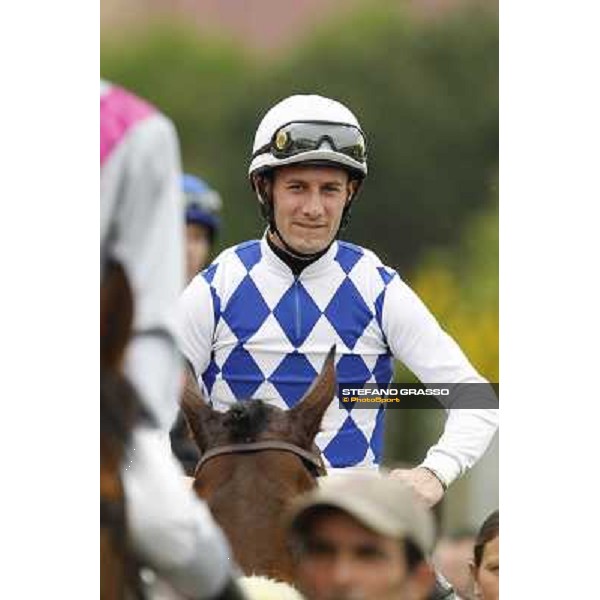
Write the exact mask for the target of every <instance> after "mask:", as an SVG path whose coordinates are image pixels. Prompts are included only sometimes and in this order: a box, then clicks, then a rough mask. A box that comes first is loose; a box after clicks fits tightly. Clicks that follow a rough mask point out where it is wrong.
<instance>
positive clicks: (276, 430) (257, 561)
mask: <svg viewBox="0 0 600 600" xmlns="http://www.w3.org/2000/svg"><path fill="white" fill-rule="evenodd" d="M334 357H335V347H333V348H332V349H331V350H330V352H329V354H328V356H327V359H326V360H325V364H324V366H323V369H322V371H321V373H320V374H319V375H318V376H317V378H316V379H315V381H314V382H313V384H312V386H311V387H310V388H309V390H308V391H307V392H306V393H305V394H304V396H303V397H302V399H301V400H300V401H299V402H298V403H297V404H296V405H295V406H294V407H293V408H291V409H290V410H282V409H281V408H279V407H276V406H273V405H269V404H267V403H265V402H264V401H262V400H256V399H254V400H246V401H243V402H239V403H238V404H236V405H235V406H233V407H232V408H230V409H229V410H228V411H227V412H219V411H216V410H214V409H213V408H212V407H210V406H209V405H208V404H207V403H206V402H205V400H204V399H203V397H202V394H201V393H200V390H199V388H198V384H197V382H196V380H195V378H194V376H193V374H192V373H191V371H190V372H188V373H187V375H186V383H185V387H184V392H183V396H182V400H181V404H182V409H183V413H184V416H185V419H186V421H187V424H188V426H189V429H190V432H191V435H192V438H193V440H194V441H195V443H196V445H197V446H198V449H199V450H200V460H199V461H198V464H197V466H196V471H195V474H194V483H193V488H194V491H195V492H196V494H197V495H198V496H199V497H200V498H202V499H203V500H205V501H206V502H207V504H208V506H209V508H210V509H211V511H212V514H213V516H214V518H215V520H216V521H217V523H218V524H219V525H220V527H221V528H222V529H223V531H224V532H225V534H226V536H227V538H228V539H229V543H230V545H231V548H232V551H233V554H234V557H235V560H236V561H237V564H238V565H239V566H240V568H241V569H242V570H243V572H244V573H245V574H247V575H252V574H256V575H264V576H267V577H269V578H272V579H275V580H279V581H284V582H291V581H292V570H293V565H292V557H291V555H290V553H289V550H288V548H287V544H286V539H285V524H284V522H283V515H284V514H285V512H286V509H287V507H288V505H289V504H290V502H291V501H292V500H293V499H294V498H295V497H296V496H298V495H299V494H301V493H303V492H307V491H309V490H311V489H313V488H315V487H316V485H317V483H316V478H317V476H319V475H325V474H326V470H325V466H324V463H323V461H322V458H321V456H320V453H319V452H318V450H317V448H316V445H315V443H314V440H315V437H316V435H317V433H318V432H319V430H320V428H321V421H322V418H323V415H324V413H325V411H326V410H327V408H328V406H329V405H330V404H331V401H332V399H333V397H334V395H335V387H336V376H335V367H334Z"/></svg>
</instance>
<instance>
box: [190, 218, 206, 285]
mask: <svg viewBox="0 0 600 600" xmlns="http://www.w3.org/2000/svg"><path fill="white" fill-rule="evenodd" d="M185 250H186V265H187V267H186V270H187V281H188V282H190V281H191V280H192V279H193V278H194V277H195V276H196V275H197V274H198V273H199V272H200V271H201V270H202V269H203V268H204V267H205V266H206V264H207V263H208V256H209V254H210V234H209V231H208V229H207V228H206V227H205V226H204V225H199V224H196V223H188V224H187V225H186V228H185Z"/></svg>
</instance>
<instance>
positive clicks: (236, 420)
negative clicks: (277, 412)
mask: <svg viewBox="0 0 600 600" xmlns="http://www.w3.org/2000/svg"><path fill="white" fill-rule="evenodd" d="M269 414H270V413H269V407H268V406H267V405H266V404H265V403H264V402H263V401H262V400H247V401H245V402H239V403H237V404H235V405H234V406H233V407H232V408H230V409H229V410H228V411H227V413H226V415H225V419H224V421H223V424H224V425H225V427H227V430H228V432H229V434H230V437H231V441H232V442H236V443H237V442H249V441H254V440H255V439H256V437H257V436H258V434H260V433H261V432H262V431H264V430H265V428H266V427H267V425H268V423H269Z"/></svg>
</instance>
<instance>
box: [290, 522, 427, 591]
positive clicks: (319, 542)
mask: <svg viewBox="0 0 600 600" xmlns="http://www.w3.org/2000/svg"><path fill="white" fill-rule="evenodd" d="M306 536H307V537H306V545H305V548H304V549H303V551H302V553H301V555H300V557H299V558H298V560H297V563H296V573H295V575H296V577H295V582H296V584H297V586H298V587H299V589H300V591H301V592H302V593H303V594H304V595H305V596H306V598H307V600H387V599H390V600H391V599H392V598H394V600H406V599H411V600H413V599H414V600H416V599H422V598H425V597H426V594H427V590H428V589H429V588H428V587H427V585H425V586H424V587H423V586H420V585H418V584H417V585H414V584H415V582H414V581H413V575H412V574H409V573H408V570H407V567H406V561H405V556H404V550H403V548H402V547H401V545H400V543H399V542H398V540H394V539H392V538H387V537H383V536H381V535H378V534H377V533H374V532H372V531H370V530H368V529H366V528H365V527H363V526H362V525H361V524H360V523H358V522H357V521H356V520H355V519H353V518H352V517H350V516H349V515H347V514H345V513H343V512H341V511H327V512H324V513H322V514H316V515H315V516H313V517H312V519H311V520H310V523H309V525H308V532H307V534H306ZM417 577H418V576H417ZM431 577H432V576H431V573H430V572H428V574H427V576H426V578H427V581H428V582H429V587H430V586H431V583H432V579H431ZM421 591H422V592H423V593H422V594H421Z"/></svg>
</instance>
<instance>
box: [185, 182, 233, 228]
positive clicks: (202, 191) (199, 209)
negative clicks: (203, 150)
mask: <svg viewBox="0 0 600 600" xmlns="http://www.w3.org/2000/svg"><path fill="white" fill-rule="evenodd" d="M181 186H182V189H183V194H184V197H185V222H186V223H190V224H198V225H205V226H206V227H208V228H209V229H210V231H211V233H212V235H213V236H214V235H215V234H216V233H217V232H218V231H219V228H220V226H221V220H220V218H219V213H220V211H221V206H222V204H223V203H222V201H221V196H220V195H219V193H218V192H216V191H215V190H213V189H212V188H211V187H210V186H209V185H208V184H207V183H206V182H205V181H204V180H202V179H200V177H196V176H195V175H188V174H184V175H183V176H182V177H181Z"/></svg>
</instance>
